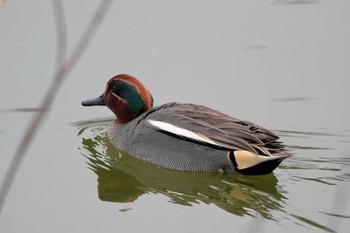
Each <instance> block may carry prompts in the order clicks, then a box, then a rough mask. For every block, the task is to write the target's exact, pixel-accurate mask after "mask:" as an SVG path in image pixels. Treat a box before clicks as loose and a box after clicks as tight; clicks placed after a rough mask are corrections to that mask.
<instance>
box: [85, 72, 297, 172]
mask: <svg viewBox="0 0 350 233" xmlns="http://www.w3.org/2000/svg"><path fill="white" fill-rule="evenodd" d="M153 102H154V101H153V97H152V95H151V93H150V91H149V90H148V89H147V88H146V87H145V86H144V85H143V84H142V83H141V81H139V80H138V79H137V78H135V77H133V76H131V75H128V74H119V75H116V76H114V77H112V78H111V79H110V80H109V81H108V82H107V85H106V88H105V90H104V93H103V94H102V95H100V96H99V97H97V98H94V99H88V100H84V101H82V102H81V104H82V105H83V106H107V107H108V108H109V109H110V110H111V111H112V112H113V113H114V114H115V116H116V119H115V120H114V121H113V122H112V123H111V125H110V126H109V128H108V130H107V137H108V139H109V141H110V142H111V144H112V145H113V146H114V147H115V148H117V149H119V150H121V151H124V152H126V153H127V154H129V155H131V156H135V157H137V158H139V159H141V160H144V161H147V162H150V163H153V164H156V165H159V166H161V167H164V168H166V169H173V170H180V171H184V172H215V173H225V174H242V175H266V174H269V173H271V172H272V171H273V170H274V169H275V168H276V167H278V166H279V165H280V163H281V162H282V161H283V160H284V159H286V158H288V157H290V156H291V154H290V153H289V150H288V148H287V146H286V145H284V144H283V143H282V142H280V141H279V137H278V136H277V135H276V134H275V133H273V132H272V131H270V130H268V129H266V128H264V127H261V126H259V125H257V124H255V123H252V122H250V121H246V120H240V119H238V118H234V117H231V116H229V115H226V114H224V113H221V112H219V111H216V110H214V109H212V108H209V107H206V106H203V105H197V104H190V103H178V102H170V103H166V104H163V105H160V106H155V107H154V106H153Z"/></svg>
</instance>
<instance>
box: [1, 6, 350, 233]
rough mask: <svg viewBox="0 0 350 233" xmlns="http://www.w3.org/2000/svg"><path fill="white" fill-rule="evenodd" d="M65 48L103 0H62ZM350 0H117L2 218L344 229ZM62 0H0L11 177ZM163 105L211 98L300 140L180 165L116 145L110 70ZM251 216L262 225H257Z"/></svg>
mask: <svg viewBox="0 0 350 233" xmlns="http://www.w3.org/2000/svg"><path fill="white" fill-rule="evenodd" d="M63 3H64V10H65V17H66V18H65V20H66V23H67V35H68V52H69V51H71V49H72V48H73V47H74V45H75V44H76V43H77V41H78V38H79V37H80V35H81V33H82V31H83V28H84V27H85V25H86V24H87V22H88V21H89V20H90V18H91V16H92V14H93V12H94V10H95V9H96V7H97V2H96V1H78V2H77V1H63ZM349 9H350V2H349V1H345V0H343V1H342V0H334V1H316V0H315V1H306V0H298V1H293V0H284V1H281V0H279V1H276V0H274V1H272V0H270V1H243V0H242V1H221V0H220V1H199V0H193V1H159V0H153V1H114V2H113V4H112V6H111V7H110V9H109V11H108V14H107V15H106V18H105V19H104V21H103V23H102V25H101V26H100V27H99V29H98V31H97V34H96V36H95V37H94V38H93V40H92V42H91V44H90V46H89V47H88V49H87V50H86V51H85V53H84V55H83V57H82V58H81V59H80V60H79V63H78V64H77V66H76V67H75V69H74V70H73V71H72V72H71V73H70V74H69V76H68V78H67V80H66V81H65V82H64V85H63V86H62V87H61V89H60V90H59V94H58V95H57V97H56V99H55V101H54V103H53V104H52V106H51V109H50V112H49V115H48V117H47V118H46V120H45V123H44V124H43V126H42V127H41V128H40V130H39V131H38V133H37V134H36V136H35V138H34V140H33V143H32V144H31V146H30V148H29V150H28V151H27V153H26V155H25V158H24V160H23V163H22V164H21V166H20V169H19V171H18V173H17V175H16V179H15V182H14V183H13V185H12V187H11V190H10V192H9V195H8V198H7V200H6V202H5V205H4V206H3V209H2V211H1V215H0V232H97V231H98V232H111V231H113V232H115V231H118V232H136V231H145V232H165V231H166V232H224V231H229V232H251V231H253V230H254V229H259V232H277V231H283V232H296V231H298V232H320V231H321V232H322V231H326V232H347V230H346V229H349V227H350V211H349V196H350V191H349V180H350V166H349V165H350V147H349V145H350V127H349V123H348V121H349V120H348V119H350V110H349V103H348V101H349V99H350V94H349V91H348V90H349V86H350V81H349V74H350V66H349V62H350V44H349V41H350V30H349V28H350V19H349V18H350V17H349ZM55 33H56V32H55V23H54V17H53V10H52V2H51V1H43V0H42V1H6V2H5V4H4V5H3V6H2V8H1V9H0V42H1V43H0V65H1V69H0V80H1V85H0V93H1V100H2V101H1V102H0V122H1V124H0V138H1V140H0V152H1V153H0V154H1V156H0V178H1V180H2V179H3V177H4V175H5V172H6V169H7V168H8V166H9V164H10V161H11V159H12V157H13V154H14V151H15V149H16V147H17V146H18V143H19V141H20V138H21V136H22V135H23V132H24V130H25V129H26V127H27V125H28V122H29V121H30V119H31V117H32V116H33V114H35V113H36V112H38V111H40V109H37V106H38V104H39V103H40V100H41V98H42V97H43V96H44V93H45V91H46V89H47V87H48V85H49V83H50V81H51V79H52V77H53V74H54V72H55V56H56V47H57V45H56V34H55ZM118 73H129V74H131V75H134V76H136V77H138V78H139V79H140V80H141V81H142V82H143V83H144V84H145V85H146V86H147V87H148V88H149V89H150V91H151V92H152V94H153V97H154V98H155V104H156V105H160V104H163V103H166V102H170V101H178V102H190V103H197V104H204V105H207V106H209V107H212V108H215V109H217V110H219V111H222V112H224V113H226V114H229V115H232V116H235V117H238V118H241V119H246V120H250V121H253V122H255V123H257V124H259V125H262V126H264V127H266V128H269V129H272V130H273V131H274V132H276V133H277V134H278V135H279V136H280V137H281V140H282V141H284V142H285V144H287V145H288V146H289V147H290V148H291V152H292V153H293V155H294V156H293V157H291V158H289V159H287V160H285V161H284V162H283V163H282V164H281V166H280V167H279V168H277V169H276V170H275V172H274V173H273V174H269V175H266V176H260V177H254V176H253V177H246V176H227V175H220V174H210V173H209V174H208V173H184V172H178V171H171V170H167V169H162V168H159V167H157V166H154V165H151V164H148V163H144V162H142V161H140V160H137V159H135V158H133V157H131V156H129V155H127V154H125V153H123V152H121V151H118V150H117V149H115V148H113V147H112V146H111V145H110V144H109V142H108V140H107V139H106V135H105V131H106V128H107V127H108V124H109V123H110V122H111V121H112V120H113V115H112V113H111V112H110V111H109V110H108V109H106V108H103V107H96V108H82V107H81V106H80V101H81V100H82V99H86V98H90V97H97V96H98V95H100V94H101V93H102V92H103V90H104V86H105V83H106V81H107V80H108V79H109V78H110V77H112V76H113V75H115V74H118ZM254 231H255V230H254Z"/></svg>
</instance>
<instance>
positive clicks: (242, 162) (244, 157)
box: [233, 150, 280, 170]
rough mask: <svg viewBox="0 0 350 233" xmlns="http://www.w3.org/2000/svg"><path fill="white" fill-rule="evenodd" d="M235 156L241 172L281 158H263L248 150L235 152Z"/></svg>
mask: <svg viewBox="0 0 350 233" xmlns="http://www.w3.org/2000/svg"><path fill="white" fill-rule="evenodd" d="M233 154H234V156H235V160H236V163H237V169H239V170H242V169H246V168H250V167H254V166H255V165H258V164H259V163H262V162H265V161H269V160H274V159H278V158H280V157H279V156H261V155H257V154H255V153H253V152H250V151H246V150H240V151H234V152H233Z"/></svg>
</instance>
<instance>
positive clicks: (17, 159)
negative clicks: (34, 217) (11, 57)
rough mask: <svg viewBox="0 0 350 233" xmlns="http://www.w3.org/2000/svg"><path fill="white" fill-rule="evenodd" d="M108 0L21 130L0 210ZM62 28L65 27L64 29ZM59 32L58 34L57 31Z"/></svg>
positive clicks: (58, 7)
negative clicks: (37, 133) (28, 150)
mask: <svg viewBox="0 0 350 233" xmlns="http://www.w3.org/2000/svg"><path fill="white" fill-rule="evenodd" d="M56 1H57V2H56ZM53 3H54V4H53V6H54V11H55V17H56V18H55V19H56V26H57V25H59V26H58V27H57V33H58V34H60V35H61V36H59V38H60V39H62V37H65V36H64V34H65V33H62V32H63V31H62V30H64V28H65V26H64V24H63V25H62V22H63V19H60V17H62V16H63V8H62V3H61V1H60V0H53ZM111 3H112V0H103V1H101V3H100V5H99V6H98V8H97V9H96V11H95V14H94V16H93V17H92V19H91V20H90V22H89V24H88V26H87V28H86V29H85V31H84V33H83V35H82V36H81V38H80V40H79V42H78V44H77V45H76V46H75V48H74V49H73V51H72V53H71V54H70V56H69V57H68V58H67V60H66V61H65V62H64V63H63V64H62V65H61V66H60V68H59V69H58V70H57V72H56V74H55V76H54V78H53V80H52V82H51V84H50V87H49V88H48V90H47V92H46V94H45V96H44V99H43V100H42V101H41V104H40V105H39V109H41V110H40V111H39V112H38V113H37V114H35V115H34V116H33V118H32V119H31V121H30V123H29V126H28V128H27V129H26V131H25V132H24V134H23V137H22V139H21V141H20V143H19V146H18V147H17V150H16V152H15V154H14V157H13V159H12V161H11V164H10V167H9V169H8V170H7V173H6V175H5V178H4V181H3V183H2V186H1V190H0V213H1V210H2V207H3V204H4V203H5V200H6V197H7V194H8V192H9V190H10V188H11V185H12V183H13V181H14V178H15V175H16V173H17V171H18V168H19V165H20V164H21V161H22V160H23V157H24V155H25V152H26V151H27V149H28V147H29V145H30V144H31V142H32V140H33V138H34V136H35V134H36V132H37V131H38V130H39V128H40V126H41V124H42V123H43V120H44V119H45V117H46V116H47V113H48V109H49V106H50V105H51V103H52V101H53V100H54V98H55V96H56V93H57V91H58V90H59V88H60V85H61V84H62V82H63V81H64V79H65V78H66V77H67V75H68V74H69V73H70V72H71V71H72V69H73V68H74V66H75V65H76V64H77V62H78V61H79V59H80V57H81V56H82V54H83V52H84V51H85V49H86V47H87V46H88V44H89V43H90V41H91V39H92V37H93V35H94V34H95V32H96V30H97V28H98V27H99V25H100V23H101V22H102V19H103V18H104V16H105V15H106V12H107V10H108V8H109V6H110V5H111ZM64 31H65V30H64ZM61 33H62V34H61ZM60 43H62V44H61V45H60ZM63 46H65V42H62V41H60V42H58V49H60V48H61V47H63ZM64 54H65V53H64V51H59V52H58V55H57V63H56V64H59V63H60V62H59V60H60V59H62V60H63V58H64Z"/></svg>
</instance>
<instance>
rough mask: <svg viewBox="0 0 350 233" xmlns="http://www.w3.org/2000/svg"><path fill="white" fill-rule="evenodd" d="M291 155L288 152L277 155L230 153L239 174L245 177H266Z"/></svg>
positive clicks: (242, 151) (237, 151)
mask: <svg viewBox="0 0 350 233" xmlns="http://www.w3.org/2000/svg"><path fill="white" fill-rule="evenodd" d="M290 156H291V154H288V153H286V152H282V153H278V154H277V155H271V156H265V155H258V154H255V153H253V152H250V151H246V150H236V151H230V152H229V154H228V157H229V159H230V160H231V162H232V164H233V166H234V167H235V169H236V171H237V172H238V173H241V174H244V175H265V174H269V173H271V172H272V171H273V170H274V169H275V168H276V167H277V166H278V165H279V164H280V163H281V162H282V161H283V160H284V159H285V158H288V157H290Z"/></svg>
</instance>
